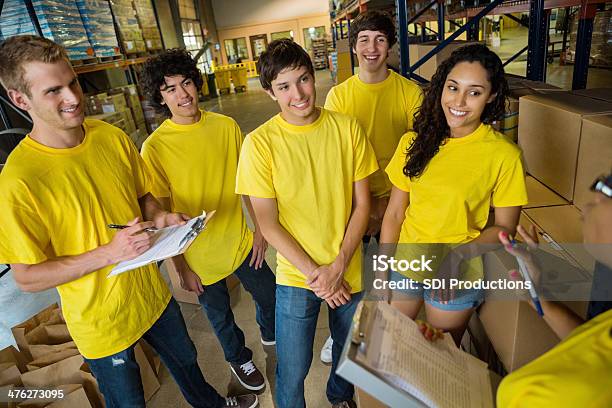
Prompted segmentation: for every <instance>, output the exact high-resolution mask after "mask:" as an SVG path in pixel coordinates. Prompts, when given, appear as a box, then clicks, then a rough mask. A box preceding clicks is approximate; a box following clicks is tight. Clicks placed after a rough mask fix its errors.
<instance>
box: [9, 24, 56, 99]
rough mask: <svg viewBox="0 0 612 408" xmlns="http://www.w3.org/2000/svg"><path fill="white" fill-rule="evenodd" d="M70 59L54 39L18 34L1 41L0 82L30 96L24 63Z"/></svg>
mask: <svg viewBox="0 0 612 408" xmlns="http://www.w3.org/2000/svg"><path fill="white" fill-rule="evenodd" d="M62 59H64V60H66V61H68V54H66V50H65V49H64V47H62V46H61V45H59V44H56V43H54V42H53V41H51V40H49V39H46V38H43V37H38V36H35V35H18V36H15V37H10V38H7V39H6V40H5V41H4V42H2V43H0V61H2V63H1V64H0V84H2V86H3V87H4V89H7V90H8V89H9V88H10V89H16V90H18V91H19V92H23V93H25V94H26V95H28V96H30V84H28V82H27V81H26V80H25V70H24V68H23V67H24V65H25V64H26V63H28V62H44V63H51V62H57V61H60V60H62Z"/></svg>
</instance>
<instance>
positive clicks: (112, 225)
mask: <svg viewBox="0 0 612 408" xmlns="http://www.w3.org/2000/svg"><path fill="white" fill-rule="evenodd" d="M107 226H108V228H112V229H124V228H127V227H129V225H121V224H108V225H107ZM143 231H146V232H155V231H157V228H155V227H151V228H145V229H144V230H143Z"/></svg>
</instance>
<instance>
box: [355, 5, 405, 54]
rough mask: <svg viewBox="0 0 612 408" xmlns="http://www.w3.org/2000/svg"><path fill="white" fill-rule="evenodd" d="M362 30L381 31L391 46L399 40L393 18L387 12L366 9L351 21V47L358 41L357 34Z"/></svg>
mask: <svg viewBox="0 0 612 408" xmlns="http://www.w3.org/2000/svg"><path fill="white" fill-rule="evenodd" d="M361 31H380V32H381V33H383V34H384V35H385V37H387V41H388V42H389V48H391V47H393V44H395V43H396V42H397V38H396V36H395V25H394V24H393V19H392V18H391V17H390V16H389V15H388V14H387V13H385V12H383V11H378V10H370V11H366V12H365V13H363V14H360V15H358V16H357V17H356V18H355V20H353V21H351V27H350V28H349V44H350V46H351V49H352V48H354V47H355V44H356V43H357V36H358V35H359V33H360V32H361Z"/></svg>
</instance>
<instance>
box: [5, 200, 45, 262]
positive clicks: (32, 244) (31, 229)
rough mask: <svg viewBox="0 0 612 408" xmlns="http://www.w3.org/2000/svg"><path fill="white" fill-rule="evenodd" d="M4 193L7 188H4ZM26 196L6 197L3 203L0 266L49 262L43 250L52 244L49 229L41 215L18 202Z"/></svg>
mask: <svg viewBox="0 0 612 408" xmlns="http://www.w3.org/2000/svg"><path fill="white" fill-rule="evenodd" d="M3 191H6V189H4V188H3ZM21 199H23V197H8V198H7V197H5V198H4V199H3V200H1V201H0V213H2V222H0V237H2V238H3V239H1V240H0V254H2V255H1V256H0V263H7V264H10V263H21V264H26V265H34V264H38V263H41V262H44V261H46V260H47V259H48V257H47V255H46V254H45V253H44V251H43V249H44V248H46V247H47V246H48V245H49V240H50V237H49V234H48V231H47V228H45V225H44V223H43V222H42V220H41V218H40V217H39V215H38V212H36V211H34V210H33V209H32V208H28V207H27V206H26V205H23V204H16V202H15V201H17V200H21Z"/></svg>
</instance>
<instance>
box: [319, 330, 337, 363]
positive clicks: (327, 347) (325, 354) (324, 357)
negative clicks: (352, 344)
mask: <svg viewBox="0 0 612 408" xmlns="http://www.w3.org/2000/svg"><path fill="white" fill-rule="evenodd" d="M333 344H334V341H333V340H332V338H331V336H329V337H328V338H327V340H325V344H324V345H323V348H322V349H321V362H322V363H323V364H325V365H330V364H331V363H332V346H333Z"/></svg>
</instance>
